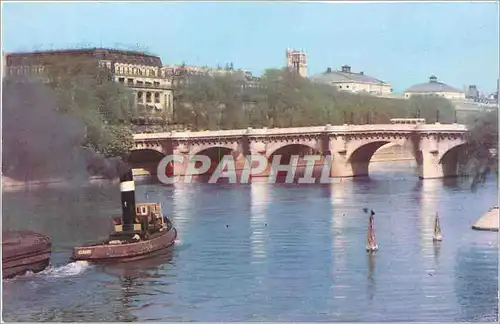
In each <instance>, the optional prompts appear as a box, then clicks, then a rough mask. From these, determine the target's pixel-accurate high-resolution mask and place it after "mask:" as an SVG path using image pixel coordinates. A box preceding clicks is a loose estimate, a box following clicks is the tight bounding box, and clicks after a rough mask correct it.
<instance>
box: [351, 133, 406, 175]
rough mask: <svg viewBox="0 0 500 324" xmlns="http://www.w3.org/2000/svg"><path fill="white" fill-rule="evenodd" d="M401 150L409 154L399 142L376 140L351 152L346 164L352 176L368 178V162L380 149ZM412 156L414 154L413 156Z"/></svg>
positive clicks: (404, 144) (404, 145) (403, 144)
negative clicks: (348, 165)
mask: <svg viewBox="0 0 500 324" xmlns="http://www.w3.org/2000/svg"><path fill="white" fill-rule="evenodd" d="M384 147H385V148H387V149H389V148H391V147H394V148H402V149H403V150H404V151H407V152H408V153H410V152H411V150H410V148H408V147H407V146H406V143H402V142H400V141H391V140H377V141H373V142H369V143H365V144H362V145H360V146H358V147H357V148H356V149H354V150H353V151H352V153H351V154H350V155H349V156H348V158H347V163H348V164H350V167H351V168H352V175H353V176H368V175H369V167H370V162H372V158H373V157H374V155H375V154H376V153H377V151H379V150H380V149H382V148H384ZM413 155H414V154H413Z"/></svg>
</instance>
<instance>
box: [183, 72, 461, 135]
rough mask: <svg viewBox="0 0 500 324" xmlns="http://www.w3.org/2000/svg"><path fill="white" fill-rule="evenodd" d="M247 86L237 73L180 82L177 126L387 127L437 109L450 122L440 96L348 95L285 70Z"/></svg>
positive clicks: (432, 118) (430, 118) (451, 118)
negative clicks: (380, 96)
mask: <svg viewBox="0 0 500 324" xmlns="http://www.w3.org/2000/svg"><path fill="white" fill-rule="evenodd" d="M249 84H250V83H248V82H246V81H245V79H244V78H242V77H241V76H240V75H239V74H238V73H237V72H235V73H230V74H225V75H221V76H215V77H211V76H203V77H191V78H189V79H185V80H184V82H182V83H181V86H180V87H179V88H178V89H177V91H176V103H177V106H176V116H177V122H178V123H181V124H186V125H190V126H191V127H192V128H194V129H227V128H244V127H249V126H250V127H263V126H267V127H293V126H310V125H321V124H326V123H330V124H343V123H344V122H347V121H350V119H351V116H352V117H353V118H352V119H353V120H352V122H353V123H355V124H365V123H389V122H390V119H391V118H395V117H400V118H405V117H414V116H415V114H416V111H417V110H418V111H420V114H421V117H423V118H426V119H427V120H428V121H431V122H433V121H435V120H436V115H437V114H436V111H437V110H438V109H439V112H440V121H441V122H444V123H446V122H453V121H454V113H455V110H454V107H453V105H452V104H451V103H450V102H449V101H448V100H446V99H444V98H438V97H414V98H411V99H410V100H405V99H388V98H377V97H373V96H370V95H368V94H352V93H347V92H342V91H337V90H336V89H335V88H333V87H331V86H328V85H324V84H318V83H315V82H312V81H311V80H309V79H306V78H303V77H301V76H300V75H298V74H297V73H295V72H293V71H290V70H289V69H268V70H266V71H265V72H264V74H263V76H262V78H261V80H260V81H259V82H258V86H255V84H252V85H253V86H252V87H250V86H249ZM346 116H347V118H346ZM346 119H347V121H346Z"/></svg>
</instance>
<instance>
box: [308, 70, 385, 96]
mask: <svg viewBox="0 0 500 324" xmlns="http://www.w3.org/2000/svg"><path fill="white" fill-rule="evenodd" d="M311 80H312V81H314V82H318V83H322V84H326V85H330V86H332V87H335V88H337V89H338V90H340V91H348V92H353V93H366V94H371V95H377V96H383V95H388V94H391V93H392V86H391V85H390V84H389V83H386V82H384V81H381V80H379V79H377V78H374V77H372V76H369V75H366V74H365V73H364V72H359V73H355V72H352V71H351V67H350V66H349V65H344V66H342V67H341V70H339V71H334V70H332V69H331V68H328V69H327V70H326V71H325V72H324V73H321V74H318V75H315V76H312V77H311Z"/></svg>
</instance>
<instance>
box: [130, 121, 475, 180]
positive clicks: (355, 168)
mask: <svg viewBox="0 0 500 324" xmlns="http://www.w3.org/2000/svg"><path fill="white" fill-rule="evenodd" d="M466 133H467V128H466V126H465V125H460V124H439V123H436V124H416V125H415V124H389V125H384V124H377V125H339V126H332V125H326V126H314V127H295V128H262V129H252V128H248V129H237V130H219V131H201V132H169V133H152V134H135V135H134V140H135V147H134V149H133V150H132V153H131V156H130V162H131V164H132V166H133V167H134V168H143V169H146V170H148V171H149V172H150V173H151V174H156V168H157V166H158V163H159V161H160V160H161V159H162V158H163V157H164V156H166V155H171V154H179V155H182V156H184V157H185V159H184V160H185V161H188V160H189V158H190V157H192V156H194V155H199V154H203V155H207V156H209V157H210V158H211V159H212V160H217V161H219V160H220V156H221V155H227V154H232V155H233V157H234V158H235V161H237V162H236V167H237V168H239V167H240V166H242V165H243V163H244V161H245V158H246V157H247V156H251V155H254V154H260V155H263V156H265V157H266V158H268V159H269V160H270V159H272V157H273V156H274V155H277V154H280V155H282V156H283V155H285V156H286V155H288V156H290V155H302V156H303V155H304V154H311V153H312V154H318V155H322V156H323V157H325V156H330V159H329V161H331V163H332V166H331V171H330V176H331V177H353V176H367V175H368V166H369V163H370V159H371V157H372V155H373V154H374V153H375V151H377V150H378V149H379V148H380V147H382V146H383V145H385V144H388V143H393V144H396V145H401V146H403V147H407V148H408V149H409V150H411V151H412V152H413V156H414V157H415V160H416V162H417V165H418V166H419V176H420V178H422V179H427V178H442V177H447V176H456V175H457V172H458V163H457V162H458V153H459V151H460V150H461V148H463V147H464V145H463V144H465V135H466ZM186 158H188V159H186ZM325 160H326V159H325ZM282 163H283V162H282ZM186 165H187V162H186V163H184V164H178V163H173V164H170V165H169V168H170V172H172V173H173V174H175V175H186Z"/></svg>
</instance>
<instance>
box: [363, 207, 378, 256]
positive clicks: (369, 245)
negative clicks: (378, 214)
mask: <svg viewBox="0 0 500 324" xmlns="http://www.w3.org/2000/svg"><path fill="white" fill-rule="evenodd" d="M373 215H375V213H374V212H373V210H370V221H369V224H368V233H367V234H366V251H367V252H375V251H378V244H377V240H376V239H375V228H374V220H373Z"/></svg>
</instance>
